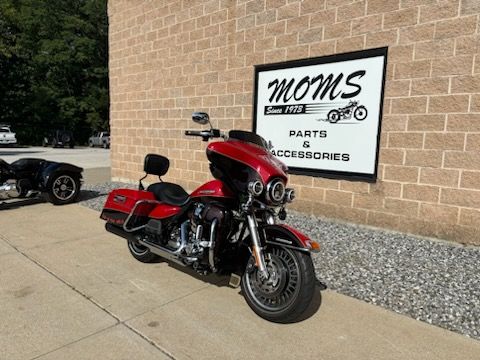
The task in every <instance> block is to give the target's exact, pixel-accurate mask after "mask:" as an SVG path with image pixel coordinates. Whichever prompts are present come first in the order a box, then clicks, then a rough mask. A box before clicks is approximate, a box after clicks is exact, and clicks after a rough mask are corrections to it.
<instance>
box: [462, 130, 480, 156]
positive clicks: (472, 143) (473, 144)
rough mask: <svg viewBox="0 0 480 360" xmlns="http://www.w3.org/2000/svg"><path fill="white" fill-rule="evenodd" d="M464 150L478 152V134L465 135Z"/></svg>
mask: <svg viewBox="0 0 480 360" xmlns="http://www.w3.org/2000/svg"><path fill="white" fill-rule="evenodd" d="M465 150H467V151H478V152H480V134H467V146H466V147H465Z"/></svg>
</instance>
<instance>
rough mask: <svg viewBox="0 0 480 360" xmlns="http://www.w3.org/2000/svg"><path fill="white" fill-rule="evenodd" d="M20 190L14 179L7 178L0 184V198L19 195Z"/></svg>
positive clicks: (4, 198)
mask: <svg viewBox="0 0 480 360" xmlns="http://www.w3.org/2000/svg"><path fill="white" fill-rule="evenodd" d="M20 193H21V190H20V188H19V186H17V181H16V180H7V181H6V182H4V183H3V184H2V185H0V200H6V199H11V198H17V197H19V196H20Z"/></svg>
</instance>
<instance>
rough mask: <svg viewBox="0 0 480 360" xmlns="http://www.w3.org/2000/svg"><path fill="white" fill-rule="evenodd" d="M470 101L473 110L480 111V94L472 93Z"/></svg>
mask: <svg viewBox="0 0 480 360" xmlns="http://www.w3.org/2000/svg"><path fill="white" fill-rule="evenodd" d="M471 99H472V101H471V102H470V111H471V112H480V95H472V97H471Z"/></svg>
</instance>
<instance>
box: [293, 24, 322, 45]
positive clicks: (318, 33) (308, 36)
mask: <svg viewBox="0 0 480 360" xmlns="http://www.w3.org/2000/svg"><path fill="white" fill-rule="evenodd" d="M322 38H323V28H321V27H320V28H314V29H310V30H307V31H304V32H301V33H300V34H299V35H298V43H299V44H308V43H312V42H316V41H321V40H322Z"/></svg>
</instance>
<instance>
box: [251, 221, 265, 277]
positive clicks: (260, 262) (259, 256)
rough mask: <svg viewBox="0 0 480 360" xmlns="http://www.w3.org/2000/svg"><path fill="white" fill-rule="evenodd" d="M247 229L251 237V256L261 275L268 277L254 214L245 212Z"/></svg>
mask: <svg viewBox="0 0 480 360" xmlns="http://www.w3.org/2000/svg"><path fill="white" fill-rule="evenodd" d="M247 222H248V230H249V231H250V235H251V238H252V247H253V249H252V250H253V256H254V257H255V261H256V264H257V267H258V270H259V273H260V275H261V276H262V277H264V278H266V279H268V276H269V275H268V271H267V265H266V264H265V258H264V256H263V251H262V244H261V242H260V235H259V233H258V224H257V219H256V218H255V215H254V214H247Z"/></svg>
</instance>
